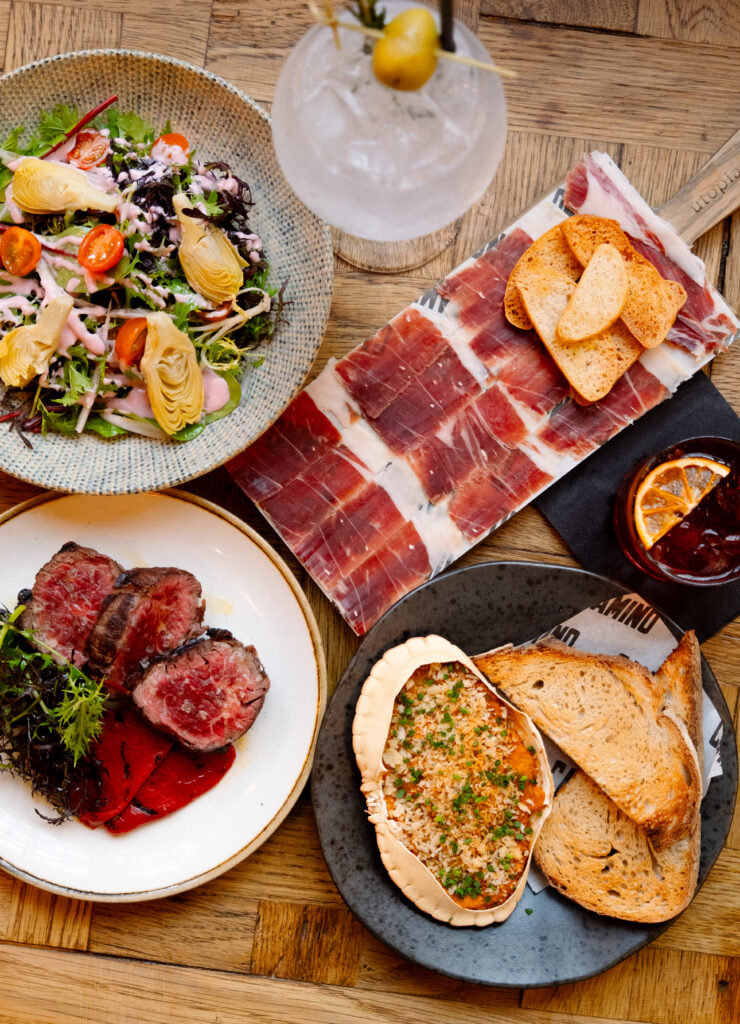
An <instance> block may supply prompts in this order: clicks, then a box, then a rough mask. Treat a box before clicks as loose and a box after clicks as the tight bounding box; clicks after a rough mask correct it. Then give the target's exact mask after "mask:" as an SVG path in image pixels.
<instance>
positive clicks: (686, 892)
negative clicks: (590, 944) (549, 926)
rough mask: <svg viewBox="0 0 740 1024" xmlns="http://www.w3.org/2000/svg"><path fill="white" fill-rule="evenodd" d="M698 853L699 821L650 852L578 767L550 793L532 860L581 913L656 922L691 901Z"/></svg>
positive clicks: (644, 837) (644, 838)
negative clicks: (549, 806) (582, 909)
mask: <svg viewBox="0 0 740 1024" xmlns="http://www.w3.org/2000/svg"><path fill="white" fill-rule="evenodd" d="M697 818H698V811H697ZM700 851H701V833H700V828H699V825H698V823H697V825H696V827H694V828H692V830H691V832H690V833H689V835H687V836H684V838H683V839H679V840H678V841H677V842H675V843H671V844H670V845H669V846H667V847H665V848H664V849H661V850H656V849H655V848H654V847H653V845H652V844H651V842H650V839H649V837H648V834H647V832H646V831H645V829H644V828H641V827H640V826H639V825H637V824H635V822H634V821H632V819H631V818H628V817H627V815H626V814H624V812H623V811H620V809H619V808H618V807H617V805H616V804H615V803H614V801H613V800H610V799H609V797H608V796H607V795H606V793H604V792H603V790H601V789H599V787H598V786H597V785H596V783H595V782H594V781H593V779H590V778H589V777H588V775H586V773H585V772H583V771H581V770H580V769H579V770H578V771H576V773H575V774H574V775H573V776H572V777H571V778H570V779H569V780H568V781H567V782H566V783H565V784H564V785H562V786H561V787H560V789H559V790H558V792H557V794H556V795H555V801H554V804H553V809H552V812H551V813H550V817H549V818H548V819H547V821H546V822H545V824H544V825H543V827H542V831H541V833H540V836H539V839H538V841H537V845H536V847H535V852H534V857H535V862H536V863H537V865H538V866H539V868H540V869H541V870H542V871H543V872H544V873H545V875H546V876H547V878H548V880H549V881H550V882H551V884H552V885H554V886H555V888H556V889H558V890H559V891H560V892H561V893H563V895H564V896H567V897H568V898H569V899H572V900H575V902H576V903H579V904H580V905H581V906H582V907H585V908H586V909H587V910H592V911H594V912H595V913H597V914H606V915H608V916H610V917H619V918H621V919H622V920H625V921H644V922H657V921H667V920H669V919H670V918H672V917H675V916H676V914H679V913H680V912H681V911H682V910H684V909H685V907H686V906H687V905H688V904H689V902H690V901H691V898H692V896H693V895H694V890H695V889H696V880H697V875H698V871H699V856H700Z"/></svg>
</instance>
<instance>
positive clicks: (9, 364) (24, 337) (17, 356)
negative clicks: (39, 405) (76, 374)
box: [0, 295, 73, 388]
mask: <svg viewBox="0 0 740 1024" xmlns="http://www.w3.org/2000/svg"><path fill="white" fill-rule="evenodd" d="M72 306H73V302H72V298H71V297H70V296H69V295H58V296H57V297H56V298H55V299H52V300H51V302H50V303H49V305H48V306H46V307H45V308H44V309H43V310H42V313H41V316H40V317H39V318H38V320H37V321H36V323H35V324H28V326H26V327H16V328H15V330H12V331H9V332H8V333H7V334H6V335H5V337H4V338H0V377H2V379H3V381H4V382H5V383H6V384H7V385H8V387H14V388H24V387H25V386H26V384H30V383H31V381H32V380H33V378H34V377H36V376H38V374H40V373H43V372H44V370H46V369H48V366H49V363H50V362H51V360H52V359H53V357H54V353H55V352H56V350H57V349H58V348H59V342H60V340H61V337H62V331H63V330H64V325H65V324H66V322H67V317H68V316H69V314H70V312H71V310H72Z"/></svg>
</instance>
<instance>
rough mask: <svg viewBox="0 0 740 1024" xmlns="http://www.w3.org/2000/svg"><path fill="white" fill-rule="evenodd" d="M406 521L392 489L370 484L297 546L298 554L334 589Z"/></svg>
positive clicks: (309, 567) (318, 579) (322, 581)
mask: <svg viewBox="0 0 740 1024" xmlns="http://www.w3.org/2000/svg"><path fill="white" fill-rule="evenodd" d="M403 521H404V520H403V516H402V515H401V513H400V512H399V510H398V508H397V507H396V506H395V504H394V503H393V500H392V499H391V497H390V495H389V494H388V492H387V491H386V490H385V489H384V488H383V487H379V486H378V485H377V484H374V483H370V484H367V485H366V486H365V487H364V488H363V490H362V491H360V493H359V494H357V495H355V496H354V497H353V498H352V499H350V501H348V502H346V504H344V505H342V506H341V507H340V508H339V509H337V510H336V511H335V512H333V513H332V514H331V515H330V516H329V517H328V518H326V519H324V520H323V521H322V522H320V523H319V524H318V525H317V526H316V528H315V529H314V530H313V532H312V533H310V534H309V535H308V536H307V537H305V538H304V539H303V540H302V541H301V542H300V544H297V545H295V553H296V555H297V556H298V558H299V559H300V560H301V562H303V564H304V565H305V566H306V568H307V569H308V571H309V572H310V573H311V575H312V576H313V577H314V579H315V580H316V581H317V582H318V583H319V584H320V585H321V586H322V587H328V588H330V589H332V588H333V587H334V586H335V584H336V583H337V582H338V581H339V580H340V579H341V578H342V577H343V576H346V575H348V574H349V573H351V572H352V571H353V569H355V568H356V567H357V566H358V565H360V563H362V562H364V561H365V560H366V559H367V558H369V557H370V556H371V555H372V553H373V550H374V548H376V547H378V546H380V545H382V544H384V543H385V542H386V540H387V538H388V537H390V536H391V535H392V534H393V533H395V532H396V530H398V529H400V527H401V526H402V525H403Z"/></svg>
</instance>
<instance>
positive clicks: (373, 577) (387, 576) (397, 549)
mask: <svg viewBox="0 0 740 1024" xmlns="http://www.w3.org/2000/svg"><path fill="white" fill-rule="evenodd" d="M431 571H432V566H431V565H430V563H429V558H428V555H427V550H426V548H425V547H424V543H423V541H422V539H421V537H420V536H419V533H418V531H417V530H416V527H415V526H414V525H413V523H404V525H403V526H402V527H401V528H400V530H398V531H397V533H395V534H394V535H393V536H392V537H390V538H388V541H387V543H385V544H384V545H383V546H382V547H380V548H379V549H378V550H377V551H375V552H373V554H372V555H371V556H370V557H369V558H367V559H366V560H365V561H364V562H362V563H361V564H360V565H359V566H357V568H356V569H354V571H353V572H352V573H350V574H349V576H346V577H344V578H343V579H342V580H341V581H340V582H339V584H338V585H337V587H336V588H335V590H334V599H335V601H336V602H337V604H338V606H339V609H340V611H341V613H342V615H343V616H344V618H345V619H346V620H347V622H348V623H349V624H350V626H351V627H352V629H354V631H355V632H356V633H360V634H362V633H365V632H366V631H367V630H368V629H369V628H370V626H372V625H373V623H375V622H377V620H378V619H379V618H380V616H381V615H382V614H383V612H385V611H387V610H388V609H389V608H390V607H391V606H392V605H394V604H395V603H396V601H398V600H399V599H400V598H402V597H403V596H404V594H407V593H408V592H409V591H410V590H413V589H414V587H416V586H418V585H419V584H420V583H423V582H424V580H426V579H428V578H429V575H430V573H431Z"/></svg>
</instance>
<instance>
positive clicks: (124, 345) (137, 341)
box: [116, 316, 147, 370]
mask: <svg viewBox="0 0 740 1024" xmlns="http://www.w3.org/2000/svg"><path fill="white" fill-rule="evenodd" d="M146 331H147V322H146V317H145V316H135V317H133V318H132V319H131V320H127V321H126V323H125V324H124V325H123V326H122V327H119V328H118V334H116V355H117V356H118V362H119V363H120V364H121V367H122V368H123V369H124V370H127V369H128V368H129V366H136V365H137V364H138V363H139V362H140V361H141V357H142V356H143V355H144V348H145V346H146Z"/></svg>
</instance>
